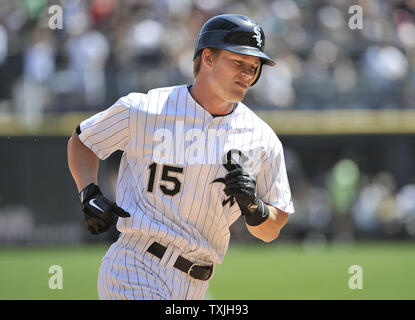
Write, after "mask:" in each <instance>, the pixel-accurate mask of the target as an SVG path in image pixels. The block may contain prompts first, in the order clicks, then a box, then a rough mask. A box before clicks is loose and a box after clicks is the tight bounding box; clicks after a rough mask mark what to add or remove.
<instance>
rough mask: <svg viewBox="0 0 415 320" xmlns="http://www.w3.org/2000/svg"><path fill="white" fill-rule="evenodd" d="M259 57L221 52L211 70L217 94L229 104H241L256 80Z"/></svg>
mask: <svg viewBox="0 0 415 320" xmlns="http://www.w3.org/2000/svg"><path fill="white" fill-rule="evenodd" d="M259 66H260V60H259V58H258V57H253V56H248V55H243V54H237V53H233V52H230V51H227V50H221V52H220V53H219V55H218V56H217V57H216V59H215V63H214V64H213V65H212V68H211V70H210V71H211V74H210V75H211V79H213V81H214V86H215V88H216V93H217V94H218V95H220V96H221V97H222V99H224V100H226V101H229V102H233V103H234V102H239V101H242V99H243V98H244V96H245V94H246V91H247V90H248V89H249V88H250V87H251V84H252V83H253V82H254V80H255V74H256V71H257V69H258V68H259Z"/></svg>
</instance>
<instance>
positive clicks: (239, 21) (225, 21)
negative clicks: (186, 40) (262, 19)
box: [193, 14, 275, 85]
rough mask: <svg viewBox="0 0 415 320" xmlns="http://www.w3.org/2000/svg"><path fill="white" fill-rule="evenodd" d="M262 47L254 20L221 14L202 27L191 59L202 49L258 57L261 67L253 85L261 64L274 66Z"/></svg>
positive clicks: (261, 36) (261, 40)
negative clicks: (216, 49)
mask: <svg viewBox="0 0 415 320" xmlns="http://www.w3.org/2000/svg"><path fill="white" fill-rule="evenodd" d="M264 47H265V35H264V31H263V30H262V27H261V26H259V25H258V24H257V23H256V21H255V20H252V19H251V18H248V17H246V16H243V15H240V14H222V15H219V16H215V17H213V18H211V19H209V20H208V21H207V22H206V23H205V24H204V25H203V27H202V29H201V30H200V33H199V38H198V40H197V46H196V49H195V53H194V56H193V59H195V58H196V56H197V55H198V54H199V53H200V52H201V51H202V50H203V49H204V48H218V49H224V50H228V51H231V52H234V53H239V54H246V55H249V56H254V57H258V58H259V59H260V60H261V66H260V67H259V70H258V71H257V75H256V78H255V80H254V82H253V83H252V85H254V84H255V83H256V82H257V80H258V79H259V76H260V74H261V69H262V65H263V64H266V65H269V66H274V65H275V62H274V61H273V60H272V59H271V58H270V57H268V56H267V55H266V54H265V53H264Z"/></svg>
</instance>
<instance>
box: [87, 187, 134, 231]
mask: <svg viewBox="0 0 415 320" xmlns="http://www.w3.org/2000/svg"><path fill="white" fill-rule="evenodd" d="M80 200H81V203H82V212H83V213H84V223H85V226H86V227H87V229H88V230H89V232H90V233H92V234H100V233H103V232H105V231H107V230H108V229H109V228H110V227H111V226H112V225H113V224H114V223H115V221H116V220H117V217H123V218H127V217H130V214H129V213H128V212H126V211H124V210H123V209H122V208H120V207H119V206H117V204H116V203H115V202H113V201H111V200H109V199H107V198H106V197H104V196H103V195H102V192H101V190H100V189H99V187H98V186H97V185H95V184H92V183H91V184H90V185H88V186H87V187H86V188H85V189H83V190H82V191H81V193H80Z"/></svg>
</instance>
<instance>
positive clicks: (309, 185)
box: [231, 148, 415, 249]
mask: <svg viewBox="0 0 415 320" xmlns="http://www.w3.org/2000/svg"><path fill="white" fill-rule="evenodd" d="M285 156H286V164H287V172H288V176H289V179H290V186H291V193H292V199H293V203H294V207H295V213H294V214H292V215H291V216H290V218H289V219H288V223H287V226H286V227H285V228H284V231H283V232H282V233H281V236H280V237H281V238H283V239H285V240H302V241H303V244H304V246H305V247H310V249H313V247H314V248H315V247H320V246H321V247H324V246H325V245H326V244H328V243H332V244H347V243H351V242H353V241H355V240H368V239H379V240H380V239H389V240H408V239H411V240H413V239H415V183H414V182H413V181H410V180H411V179H409V180H407V181H406V183H403V184H402V185H399V183H398V182H397V181H396V178H395V177H394V175H393V174H391V172H388V171H380V172H377V173H375V174H370V173H367V172H364V170H362V169H361V166H359V163H357V162H356V161H355V160H353V159H351V158H341V159H339V160H338V161H337V162H336V163H335V164H333V165H332V166H331V168H330V169H329V170H326V171H316V172H315V173H314V174H312V175H311V176H310V175H309V174H307V173H306V172H305V170H304V168H303V165H302V162H303V161H302V160H304V159H300V158H299V157H298V155H297V154H296V152H295V151H294V150H292V149H288V148H287V149H286V150H285ZM231 228H232V231H233V234H234V235H235V237H236V240H239V241H246V240H252V239H253V238H252V236H250V235H249V234H247V232H246V227H245V226H244V224H243V222H242V220H238V221H237V222H236V223H235V224H234V225H232V227H231Z"/></svg>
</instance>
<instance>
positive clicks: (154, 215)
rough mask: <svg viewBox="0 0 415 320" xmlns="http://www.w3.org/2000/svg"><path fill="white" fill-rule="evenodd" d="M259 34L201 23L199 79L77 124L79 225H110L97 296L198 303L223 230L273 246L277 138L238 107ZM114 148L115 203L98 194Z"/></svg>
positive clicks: (279, 218) (260, 46)
mask: <svg viewBox="0 0 415 320" xmlns="http://www.w3.org/2000/svg"><path fill="white" fill-rule="evenodd" d="M264 46H265V37H264V32H263V30H262V28H261V27H260V26H259V25H258V24H257V23H256V22H255V21H254V20H252V19H250V18H248V17H245V16H242V15H234V14H226V15H219V16H216V17H213V18H211V19H210V20H208V21H207V22H206V23H205V25H204V26H203V28H202V30H201V31H200V35H199V38H198V42H197V46H196V49H195V55H194V74H195V81H194V83H193V84H192V85H180V86H174V87H168V88H159V89H153V90H150V91H149V92H147V93H130V94H128V95H127V96H125V97H122V98H120V99H119V100H118V101H117V102H115V103H114V104H113V105H112V106H111V107H110V108H108V109H106V110H104V111H102V112H99V113H98V114H96V115H94V116H92V117H91V118H89V119H86V120H84V121H83V122H82V123H81V124H80V125H79V126H78V127H77V128H76V130H75V131H74V133H73V134H72V137H71V138H70V139H69V142H68V164H69V168H70V171H71V173H72V175H73V177H74V180H75V182H76V186H77V188H78V191H79V198H80V201H81V204H82V211H83V214H84V221H85V225H86V227H87V228H88V230H89V231H90V232H91V233H93V234H99V233H102V232H105V231H106V230H108V229H109V228H110V227H111V226H112V225H113V224H114V223H115V222H116V221H117V220H118V221H117V224H116V226H117V229H118V230H119V231H120V236H119V238H118V240H117V241H116V242H115V243H113V244H112V245H111V247H110V248H109V250H108V251H107V253H106V255H105V256H104V258H103V259H102V264H101V266H100V269H99V275H98V294H99V298H100V299H174V300H178V299H203V298H204V295H205V293H206V291H207V288H208V283H209V279H211V277H212V275H213V272H214V266H215V265H216V264H218V263H221V262H222V261H223V259H224V256H225V254H226V251H227V249H228V244H229V238H230V232H229V227H230V225H231V224H232V223H233V222H234V221H236V220H237V219H238V218H239V217H240V216H241V215H242V217H243V219H244V221H245V223H246V227H247V230H248V231H249V232H250V233H251V234H252V235H254V236H255V237H257V238H259V239H262V240H263V241H265V242H269V241H272V240H274V239H275V238H277V237H278V235H279V233H280V230H281V229H282V228H283V226H284V225H285V224H286V222H287V219H288V215H289V214H291V213H293V212H294V208H293V204H292V201H291V192H290V187H289V183H288V179H287V173H286V168H285V162H284V153H283V147H282V145H281V142H280V141H279V139H278V138H277V136H276V134H275V133H274V131H273V130H272V129H271V128H270V127H269V126H268V125H267V124H265V122H263V121H262V120H261V119H260V118H258V117H257V116H256V115H255V113H254V112H252V111H251V110H250V109H249V108H248V107H247V106H245V105H244V104H243V103H242V102H241V101H242V99H243V97H244V95H245V93H246V92H247V90H248V89H249V88H250V87H251V86H252V85H253V84H254V83H255V82H256V81H258V79H259V76H260V73H261V69H262V66H263V65H270V66H273V65H274V64H275V63H274V61H272V60H271V59H270V58H269V57H268V56H267V55H266V54H265V53H264ZM116 150H122V151H123V154H122V157H121V162H120V167H119V172H118V183H117V195H116V201H115V202H114V201H112V200H110V199H108V198H107V197H105V196H104V195H103V194H102V192H101V190H100V188H99V186H98V185H97V175H98V165H99V160H104V159H106V158H107V157H108V156H109V155H110V154H112V153H113V152H114V151H116Z"/></svg>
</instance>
